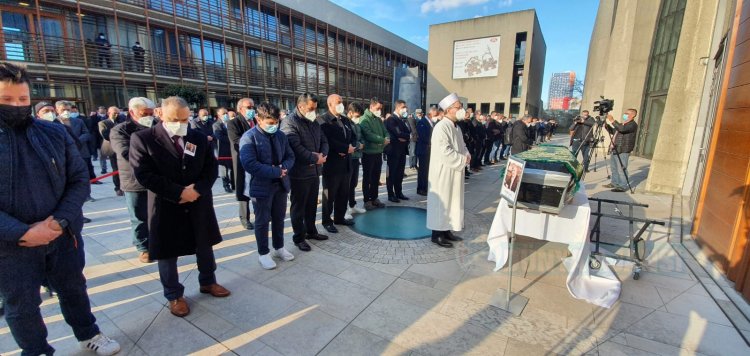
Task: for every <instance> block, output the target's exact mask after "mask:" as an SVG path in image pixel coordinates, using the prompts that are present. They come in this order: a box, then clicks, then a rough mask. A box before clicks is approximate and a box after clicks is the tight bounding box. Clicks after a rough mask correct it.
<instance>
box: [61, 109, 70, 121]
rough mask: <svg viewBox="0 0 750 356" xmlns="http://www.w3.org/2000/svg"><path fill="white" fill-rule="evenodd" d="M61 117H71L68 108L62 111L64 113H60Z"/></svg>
mask: <svg viewBox="0 0 750 356" xmlns="http://www.w3.org/2000/svg"><path fill="white" fill-rule="evenodd" d="M60 118H63V119H70V111H68V110H65V111H63V112H62V113H61V114H60Z"/></svg>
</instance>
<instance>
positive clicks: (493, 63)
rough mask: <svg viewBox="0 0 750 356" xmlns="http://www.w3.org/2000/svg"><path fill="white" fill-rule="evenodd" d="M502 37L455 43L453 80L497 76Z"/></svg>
mask: <svg viewBox="0 0 750 356" xmlns="http://www.w3.org/2000/svg"><path fill="white" fill-rule="evenodd" d="M499 56H500V36H493V37H484V38H475V39H471V40H463V41H455V42H453V79H467V78H483V77H495V76H497V69H498V66H499V62H498V58H499Z"/></svg>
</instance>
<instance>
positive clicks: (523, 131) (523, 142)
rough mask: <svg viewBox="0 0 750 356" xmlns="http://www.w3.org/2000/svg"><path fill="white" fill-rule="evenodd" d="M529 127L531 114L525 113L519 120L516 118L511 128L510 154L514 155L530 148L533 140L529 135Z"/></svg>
mask: <svg viewBox="0 0 750 356" xmlns="http://www.w3.org/2000/svg"><path fill="white" fill-rule="evenodd" d="M529 127H531V116H529V115H525V116H524V117H523V118H521V120H516V122H514V123H513V126H512V128H511V130H512V132H511V138H512V140H513V142H512V143H511V146H510V154H511V155H515V154H519V153H521V152H526V151H528V150H530V149H531V144H532V143H533V142H534V141H533V139H532V138H531V137H530V131H529Z"/></svg>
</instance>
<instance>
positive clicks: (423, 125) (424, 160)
mask: <svg viewBox="0 0 750 356" xmlns="http://www.w3.org/2000/svg"><path fill="white" fill-rule="evenodd" d="M437 115H438V110H437V107H435V106H432V107H430V111H429V112H428V117H421V118H420V119H419V120H418V121H417V131H418V132H419V136H418V139H417V147H416V149H415V151H416V152H415V153H416V155H417V157H418V159H419V161H418V163H419V170H418V171H417V194H419V195H422V196H426V195H427V176H428V174H429V168H430V149H431V146H430V145H431V138H432V129H433V128H434V127H435V121H436V119H437Z"/></svg>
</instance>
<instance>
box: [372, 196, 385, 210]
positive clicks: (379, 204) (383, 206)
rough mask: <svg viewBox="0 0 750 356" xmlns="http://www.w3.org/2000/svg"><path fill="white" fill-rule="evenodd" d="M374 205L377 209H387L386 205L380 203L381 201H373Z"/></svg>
mask: <svg viewBox="0 0 750 356" xmlns="http://www.w3.org/2000/svg"><path fill="white" fill-rule="evenodd" d="M372 204H373V205H375V207H376V208H385V204H383V202H381V201H380V199H377V198H376V199H375V200H373V201H372Z"/></svg>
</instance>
